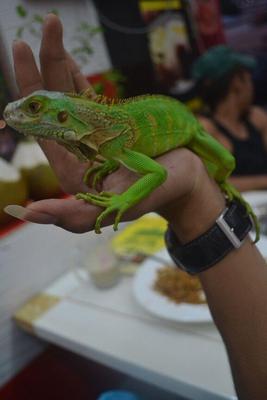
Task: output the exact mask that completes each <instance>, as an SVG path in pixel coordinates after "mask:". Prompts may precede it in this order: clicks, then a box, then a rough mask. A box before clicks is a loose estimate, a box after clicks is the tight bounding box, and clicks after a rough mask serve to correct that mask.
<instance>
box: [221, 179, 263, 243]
mask: <svg viewBox="0 0 267 400" xmlns="http://www.w3.org/2000/svg"><path fill="white" fill-rule="evenodd" d="M219 186H220V188H221V190H222V191H223V192H224V193H225V194H226V196H227V198H228V199H229V200H230V201H231V200H233V199H237V200H239V201H240V203H241V204H243V206H244V207H245V209H246V211H247V213H248V214H249V215H250V216H251V219H252V221H253V224H254V229H255V233H256V236H255V240H254V243H256V242H258V240H259V239H260V225H259V221H258V218H257V217H256V215H255V213H254V211H253V210H252V208H251V206H250V204H249V203H248V202H247V201H246V200H245V199H244V198H243V197H242V196H241V194H240V193H239V191H238V190H237V189H236V188H235V187H234V186H233V185H231V184H230V183H229V182H223V183H219Z"/></svg>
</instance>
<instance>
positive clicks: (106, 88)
mask: <svg viewBox="0 0 267 400" xmlns="http://www.w3.org/2000/svg"><path fill="white" fill-rule="evenodd" d="M87 79H88V82H90V83H91V85H92V86H93V87H95V88H96V89H97V88H98V87H101V92H102V93H101V94H103V95H105V96H107V97H111V98H113V97H117V86H116V84H115V83H114V82H112V81H110V80H109V79H107V78H106V77H105V73H103V74H96V75H91V76H88V77H87ZM96 92H98V91H97V90H96Z"/></svg>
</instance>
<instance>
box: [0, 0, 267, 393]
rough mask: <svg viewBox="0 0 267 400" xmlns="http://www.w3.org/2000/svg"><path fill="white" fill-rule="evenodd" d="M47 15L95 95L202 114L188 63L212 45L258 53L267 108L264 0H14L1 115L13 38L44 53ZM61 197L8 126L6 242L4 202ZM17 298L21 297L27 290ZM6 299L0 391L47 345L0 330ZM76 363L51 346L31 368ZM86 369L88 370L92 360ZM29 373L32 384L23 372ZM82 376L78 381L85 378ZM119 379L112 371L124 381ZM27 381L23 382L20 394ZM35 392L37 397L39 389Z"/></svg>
mask: <svg viewBox="0 0 267 400" xmlns="http://www.w3.org/2000/svg"><path fill="white" fill-rule="evenodd" d="M48 12H52V13H55V14H57V15H58V16H59V17H60V18H61V20H62V23H63V26H64V28H65V31H64V42H65V47H66V49H67V50H68V51H69V52H71V54H72V55H73V56H74V58H75V59H76V61H77V62H78V64H79V65H80V66H81V69H82V71H83V73H84V74H85V75H86V77H87V79H88V80H89V82H90V83H91V84H92V86H93V88H94V89H95V91H96V92H97V93H98V94H103V95H105V96H107V97H123V98H125V97H131V96H136V95H140V94H145V93H158V94H159V93H161V94H166V95H169V96H173V97H174V98H177V99H179V100H181V101H182V102H184V103H185V104H186V105H187V106H188V107H189V108H190V109H191V110H192V111H193V112H196V113H198V112H201V110H202V108H203V103H202V100H201V98H200V97H199V96H198V93H197V89H196V82H195V81H194V79H193V78H192V66H193V64H194V62H195V61H196V60H197V59H198V58H199V57H200V56H201V55H203V54H204V53H205V52H206V51H207V50H209V49H210V48H212V47H213V46H217V45H221V44H225V45H228V46H229V47H230V48H232V49H233V50H235V51H238V52H242V53H244V54H246V55H250V56H253V57H254V58H255V59H256V61H257V64H256V68H255V69H254V70H253V76H252V78H253V83H254V87H255V98H254V103H255V104H256V105H259V106H261V107H262V108H263V109H266V107H267V96H266V93H267V51H266V50H267V1H266V0H250V1H248V0H190V1H183V0H127V1H125V0H116V1H106V0H77V1H71V0H64V1H62V0H38V1H36V0H35V1H34V0H8V1H2V2H1V3H0V114H2V111H3V109H4V107H5V106H6V104H7V103H8V102H9V101H12V100H14V99H16V98H17V96H18V93H17V88H16V84H15V80H14V72H13V63H12V53H11V46H12V42H13V40H16V39H23V40H25V41H27V42H28V43H29V45H30V46H31V47H32V49H33V52H34V54H35V56H36V59H38V52H39V45H40V38H41V28H42V23H43V19H44V16H45V15H46V14H47V13H48ZM51 45H52V44H51ZM64 196H65V194H64V193H63V192H62V190H61V188H60V186H59V183H58V181H57V178H56V177H55V175H54V173H53V171H52V170H51V168H50V166H49V165H48V162H47V161H46V158H45V156H44V155H43V153H42V151H41V149H40V148H39V146H38V145H37V144H36V143H35V142H34V141H30V140H27V141H26V140H25V139H23V138H21V137H20V136H18V135H17V134H16V132H14V131H13V130H12V129H10V128H9V127H6V128H4V129H2V130H1V131H0V240H3V241H5V243H7V242H8V238H9V235H11V234H12V233H13V232H15V231H17V229H20V227H21V225H22V223H18V222H17V221H14V219H12V218H11V217H9V216H7V215H6V214H5V213H4V212H3V208H4V207H5V205H8V204H22V205H23V204H27V203H28V202H30V201H35V200H39V199H44V198H50V197H64ZM62 237H63V236H61V238H62ZM66 237H67V236H66ZM25 238H26V236H25ZM30 240H31V239H30ZM67 240H68V241H69V242H68V243H71V241H72V239H71V238H70V237H69V236H68V239H67ZM25 241H26V239H25ZM44 241H45V237H44ZM5 246H6V245H5ZM62 246H63V245H62ZM5 249H6V247H4V246H3V247H2V250H1V249H0V268H3V269H4V267H5V265H4V262H3V260H4V259H5V258H4V250H5ZM1 251H2V253H1ZM1 257H2V261H1ZM5 260H7V258H6V259H5ZM62 270H63V268H62ZM1 272H2V271H1V270H0V273H1ZM59 272H60V271H59V270H58V271H57V272H56V273H55V274H59ZM51 277H52V275H50V276H49V278H45V279H42V280H41V281H40V282H39V283H38V285H39V286H38V285H37V286H38V287H42V285H44V282H46V283H47V282H48V281H51ZM12 279H13V280H14V279H15V278H12ZM12 285H13V283H12ZM12 285H11V284H10V288H12ZM34 290H36V287H35V286H34ZM2 291H3V292H4V291H6V287H5V288H4V286H3V289H2ZM0 293H1V274H0ZM21 298H22V299H24V298H25V294H24V293H22V294H21ZM9 302H10V300H8V302H7V303H6V309H3V312H2V315H1V312H0V387H1V385H4V383H6V382H9V381H10V380H11V379H12V378H13V377H14V376H15V375H16V374H17V372H18V371H21V370H22V368H23V367H24V366H25V365H28V362H29V360H30V359H32V358H33V357H34V356H35V355H36V354H37V353H39V352H40V349H41V348H42V345H40V343H39V342H38V343H35V344H33V342H32V340H30V341H29V339H28V338H25V337H22V336H23V335H22V334H21V333H18V332H17V331H16V330H14V327H11V325H10V326H9V328H8V329H9V331H8V332H7V330H4V329H2V330H1V318H3V319H2V326H3V323H4V322H3V321H6V320H7V318H10V314H11V311H12V312H13V308H15V307H17V303H18V302H15V303H14V307H13V306H12V307H13V308H12V307H10V306H9V305H10V304H11V303H12V302H11V303H9ZM12 304H13V303H12ZM6 310H8V311H6ZM0 311H1V305H0ZM5 313H6V314H5ZM5 323H6V322H5ZM1 335H2V336H1ZM1 338H2V339H1ZM10 338H12V339H10ZM1 340H2V342H1ZM20 340H21V341H22V342H23V345H21V347H20V345H18V347H17V349H18V350H17V351H14V347H13V345H14V343H18V342H19V341H20ZM1 343H2V347H1ZM6 343H8V346H7V347H6ZM7 348H8V349H9V350H8V352H6V349H7ZM1 349H4V350H5V351H4V350H1ZM20 352H21V353H20ZM64 357H65V358H64ZM65 359H66V360H67V361H66V364H64V363H65V361H64V360H65ZM70 359H71V356H68V355H67V356H66V355H64V356H62V354H61V353H60V352H58V350H54V349H52V350H51V352H50V353H48V355H46V356H45V357H44V360H43V363H44V364H43V365H44V366H43V367H42V366H40V365H41V364H40V365H39V364H38V367H35V371H36V370H37V371H39V372H37V375H36V376H39V377H40V376H41V375H42V374H43V371H44V370H45V365H47V364H49V363H53V362H54V363H56V365H57V368H58V371H59V372H58V373H59V374H61V373H62V376H63V375H64V373H65V372H66V371H65V370H64V368H65V369H67V370H68V371H67V372H68V373H69V374H70V375H72V377H73V371H74V370H72V368H73V365H76V364H75V363H76V362H78V361H77V359H76V358H75V359H73V360H72V361H70ZM55 360H56V361H55ZM59 360H60V361H59ZM62 360H63V361H62ZM40 363H41V362H40ZM73 363H74V364H73ZM63 364H64V366H65V367H64V368H63ZM68 365H69V367H68ZM36 368H37V369H36ZM42 368H43V369H42ZM68 368H69V369H68ZM84 368H87V369H88V371H91V368H92V366H91V365H88V366H86V367H85V366H84ZM93 368H94V369H95V368H96V367H95V366H94V367H93ZM60 371H61V372H60ZM104 372H105V373H106V371H104ZM104 372H103V373H104ZM25 374H26V375H25V376H26V382H27V379H28V378H27V376H28V375H27V372H25ZM109 376H110V375H109ZM76 378H77V379H78V380H80V384H81V382H82V381H83V379H82V377H81V375H79V376H78V377H77V376H76ZM113 378H114V377H113ZM120 378H121V377H120V376H117V377H116V379H117V380H118V381H119V380H120ZM19 379H20V378H19ZM38 379H39V378H38ZM51 379H52V378H51ZM73 379H74V380H75V376H74V378H73ZM114 379H115V378H114ZM21 382H22V383H18V385H22V386H23V385H24V383H25V381H23V380H22V381H21ZM23 382H24V383H23ZM50 382H51V381H50ZM55 384H56V383H55ZM42 385H44V386H45V383H44V382H42ZM22 386H18V387H20V390H21V387H22ZM12 390H14V386H13V389H11V387H10V386H8V387H6V388H5V392H4V393H5V395H3V396H1V395H0V398H3V400H6V399H11V400H13V399H24V398H25V400H26V398H27V399H29V397H27V394H26V395H25V396H26V397H16V396H18V394H15V395H14V393H13V397H12V395H11V394H10V393H11V392H12ZM81 390H83V389H82V386H81ZM86 390H87V389H86ZM99 390H100V389H99ZM151 390H152V389H151ZM0 393H1V392H0ZM44 393H45V392H44ZM163 395H164V394H162V396H163ZM34 396H35V397H32V398H37V397H36V396H39V395H36V394H35V395H34ZM47 396H48V397H47ZM66 396H67V395H66ZM38 398H39V399H40V398H41V397H38ZM44 398H45V397H44ZM46 398H49V395H46ZM62 398H63V397H62ZM64 398H66V399H67V397H64ZM73 398H75V397H73ZM77 398H78V397H77ZM79 398H83V397H82V396H81V397H79ZM92 398H95V397H92ZM155 398H156V397H155ZM170 398H171V397H170ZM162 399H163V397H162ZM30 400H31V399H30Z"/></svg>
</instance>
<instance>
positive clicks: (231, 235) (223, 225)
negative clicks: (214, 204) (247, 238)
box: [216, 208, 242, 249]
mask: <svg viewBox="0 0 267 400" xmlns="http://www.w3.org/2000/svg"><path fill="white" fill-rule="evenodd" d="M227 211H228V208H226V209H225V210H224V212H223V213H222V214H221V215H220V216H219V217H218V218H217V219H216V224H217V225H218V226H219V228H220V229H221V230H222V231H223V233H224V234H225V236H226V237H227V239H228V240H229V241H230V242H231V243H232V245H233V246H234V247H235V248H236V249H239V247H241V245H242V242H241V241H240V240H239V238H238V237H237V236H236V234H235V232H234V228H231V227H230V226H229V225H228V223H227V222H226V221H225V219H224V215H225V214H226V212H227Z"/></svg>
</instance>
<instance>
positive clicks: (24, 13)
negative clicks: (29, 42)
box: [16, 4, 28, 18]
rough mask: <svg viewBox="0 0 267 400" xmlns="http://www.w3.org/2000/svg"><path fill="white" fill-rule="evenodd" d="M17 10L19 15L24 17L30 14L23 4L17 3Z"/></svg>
mask: <svg viewBox="0 0 267 400" xmlns="http://www.w3.org/2000/svg"><path fill="white" fill-rule="evenodd" d="M16 12H17V14H18V16H19V17H22V18H25V17H27V14H28V13H27V11H26V9H25V8H24V7H23V6H22V5H21V4H18V5H17V7H16Z"/></svg>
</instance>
